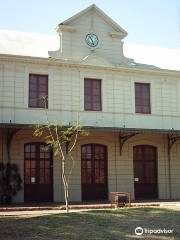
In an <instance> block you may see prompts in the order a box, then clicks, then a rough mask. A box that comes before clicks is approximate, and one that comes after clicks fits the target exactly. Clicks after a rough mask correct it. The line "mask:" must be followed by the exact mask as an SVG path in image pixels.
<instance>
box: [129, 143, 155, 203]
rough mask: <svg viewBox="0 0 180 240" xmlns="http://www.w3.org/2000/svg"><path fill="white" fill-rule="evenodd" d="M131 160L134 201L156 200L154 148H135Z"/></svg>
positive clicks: (144, 146)
mask: <svg viewBox="0 0 180 240" xmlns="http://www.w3.org/2000/svg"><path fill="white" fill-rule="evenodd" d="M133 158H134V192H135V199H153V198H157V167H156V160H157V159H156V148H155V147H152V146H148V145H139V146H135V147H134V149H133Z"/></svg>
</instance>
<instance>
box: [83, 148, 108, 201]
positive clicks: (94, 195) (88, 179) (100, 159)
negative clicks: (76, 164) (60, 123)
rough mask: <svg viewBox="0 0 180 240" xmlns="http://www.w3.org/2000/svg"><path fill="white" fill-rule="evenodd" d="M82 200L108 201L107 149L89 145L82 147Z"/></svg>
mask: <svg viewBox="0 0 180 240" xmlns="http://www.w3.org/2000/svg"><path fill="white" fill-rule="evenodd" d="M81 184H82V200H83V201H91V200H107V197H108V187H107V147H106V146H104V145H100V144H87V145H83V146H82V147H81Z"/></svg>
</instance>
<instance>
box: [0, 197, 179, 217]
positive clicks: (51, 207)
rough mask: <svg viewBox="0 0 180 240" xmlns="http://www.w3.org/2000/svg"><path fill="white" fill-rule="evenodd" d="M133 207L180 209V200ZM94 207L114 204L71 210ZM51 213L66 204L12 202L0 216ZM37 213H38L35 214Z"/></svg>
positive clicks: (0, 210)
mask: <svg viewBox="0 0 180 240" xmlns="http://www.w3.org/2000/svg"><path fill="white" fill-rule="evenodd" d="M131 207H170V208H171V207H172V208H176V209H177V208H178V209H180V201H141V202H132V203H131ZM93 209H96V210H97V209H99V210H100V209H114V205H111V204H110V203H91V204H90V203H89V204H83V203H79V204H71V205H70V211H71V212H79V211H87V210H93ZM32 212H34V213H33V214H35V212H36V213H37V214H38V215H39V214H40V213H41V214H43V213H45V214H47V213H49V214H51V213H60V212H61V213H64V212H65V206H64V205H63V204H61V203H59V204H57V203H49V204H47V203H46V204H39V205H38V204H11V205H7V206H4V205H1V206H0V216H2V215H17V213H18V215H19V214H20V215H23V214H26V215H28V214H32ZM35 215H36V214H35Z"/></svg>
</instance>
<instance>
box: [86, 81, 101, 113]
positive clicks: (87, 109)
mask: <svg viewBox="0 0 180 240" xmlns="http://www.w3.org/2000/svg"><path fill="white" fill-rule="evenodd" d="M86 80H89V81H98V82H99V83H100V96H99V100H100V102H99V104H100V108H99V109H98V110H97V109H93V100H92V99H91V108H86V99H85V96H86V95H85V81H86ZM90 96H91V98H92V97H93V94H92V88H91V95H90ZM84 111H94V112H101V111H102V79H97V78H84Z"/></svg>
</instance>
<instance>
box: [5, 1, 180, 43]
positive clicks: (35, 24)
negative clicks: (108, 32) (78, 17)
mask: <svg viewBox="0 0 180 240" xmlns="http://www.w3.org/2000/svg"><path fill="white" fill-rule="evenodd" d="M93 3H95V4H97V6H98V7H100V8H101V9H102V10H103V11H105V12H106V13H107V14H108V15H109V16H110V17H111V18H113V19H114V20H115V21H116V22H117V23H119V24H120V25H121V26H122V27H123V28H124V29H125V30H126V31H127V32H128V33H129V35H128V37H127V38H126V39H125V41H126V42H127V43H135V44H145V45H153V46H158V47H167V48H176V47H180V1H179V0H149V1H148V0H94V1H91V0H66V1H63V0H51V1H50V0H29V1H27V0H26V1H25V0H6V1H4V0H0V9H1V14H0V29H10V30H17V31H26V32H39V33H48V34H55V30H54V27H55V26H56V25H57V24H58V23H59V22H61V21H63V20H65V19H66V18H68V17H70V16H72V15H73V14H75V13H77V12H78V11H80V10H82V9H84V8H86V7H87V6H89V5H91V4H93ZM178 12H179V17H178Z"/></svg>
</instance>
